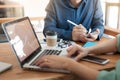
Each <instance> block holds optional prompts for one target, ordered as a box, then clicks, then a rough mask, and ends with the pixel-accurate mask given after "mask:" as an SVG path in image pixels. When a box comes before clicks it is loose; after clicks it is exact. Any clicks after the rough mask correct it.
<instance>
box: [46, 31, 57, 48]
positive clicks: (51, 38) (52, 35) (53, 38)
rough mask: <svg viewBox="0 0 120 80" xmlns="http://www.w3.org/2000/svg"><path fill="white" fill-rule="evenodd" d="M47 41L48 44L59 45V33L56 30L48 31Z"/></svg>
mask: <svg viewBox="0 0 120 80" xmlns="http://www.w3.org/2000/svg"><path fill="white" fill-rule="evenodd" d="M46 42H47V46H56V45H57V33H56V32H55V31H47V32H46Z"/></svg>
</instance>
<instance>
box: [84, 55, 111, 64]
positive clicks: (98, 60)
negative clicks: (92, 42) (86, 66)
mask: <svg viewBox="0 0 120 80" xmlns="http://www.w3.org/2000/svg"><path fill="white" fill-rule="evenodd" d="M82 60H86V61H90V62H95V63H99V64H106V63H107V62H109V60H108V59H104V58H99V57H95V56H90V55H88V56H85V57H83V58H82Z"/></svg>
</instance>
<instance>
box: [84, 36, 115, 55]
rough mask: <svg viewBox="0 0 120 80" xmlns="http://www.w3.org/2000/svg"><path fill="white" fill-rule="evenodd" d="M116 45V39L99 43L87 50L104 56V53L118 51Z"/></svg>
mask: <svg viewBox="0 0 120 80" xmlns="http://www.w3.org/2000/svg"><path fill="white" fill-rule="evenodd" d="M116 45H117V40H116V38H115V39H111V40H108V41H104V42H102V43H99V44H98V45H96V46H93V47H88V48H86V49H87V50H88V52H89V53H93V54H102V53H108V52H115V51H117V46H116Z"/></svg>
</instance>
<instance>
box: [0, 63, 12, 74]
mask: <svg viewBox="0 0 120 80" xmlns="http://www.w3.org/2000/svg"><path fill="white" fill-rule="evenodd" d="M11 67H12V64H9V63H5V62H0V73H2V72H4V71H6V70H8V69H10V68H11Z"/></svg>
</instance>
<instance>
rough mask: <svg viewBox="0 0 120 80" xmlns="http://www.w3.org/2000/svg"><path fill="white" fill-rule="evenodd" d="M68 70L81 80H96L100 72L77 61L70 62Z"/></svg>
mask: <svg viewBox="0 0 120 80" xmlns="http://www.w3.org/2000/svg"><path fill="white" fill-rule="evenodd" d="M66 69H67V70H70V71H71V72H73V73H74V74H76V75H77V76H79V77H80V79H81V80H96V78H97V75H98V73H99V72H98V71H96V70H93V69H91V68H88V67H86V66H84V65H82V64H80V63H78V62H76V61H70V62H68V66H67V67H66Z"/></svg>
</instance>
